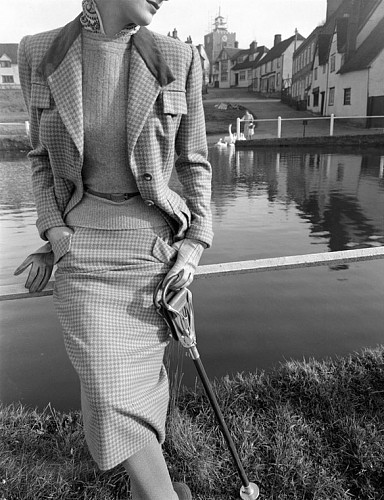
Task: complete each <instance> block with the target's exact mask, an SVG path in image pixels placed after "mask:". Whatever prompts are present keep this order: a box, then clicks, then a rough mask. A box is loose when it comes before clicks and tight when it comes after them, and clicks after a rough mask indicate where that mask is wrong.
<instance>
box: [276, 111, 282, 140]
mask: <svg viewBox="0 0 384 500" xmlns="http://www.w3.org/2000/svg"><path fill="white" fill-rule="evenodd" d="M277 138H278V139H281V116H278V117H277Z"/></svg>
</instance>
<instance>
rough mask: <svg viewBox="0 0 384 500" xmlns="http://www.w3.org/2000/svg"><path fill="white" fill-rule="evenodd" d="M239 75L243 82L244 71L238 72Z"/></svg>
mask: <svg viewBox="0 0 384 500" xmlns="http://www.w3.org/2000/svg"><path fill="white" fill-rule="evenodd" d="M239 75H240V76H239V78H240V80H245V71H240V73H239Z"/></svg>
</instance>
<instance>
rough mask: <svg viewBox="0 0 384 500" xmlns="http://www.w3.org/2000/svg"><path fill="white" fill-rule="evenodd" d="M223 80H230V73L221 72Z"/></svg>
mask: <svg viewBox="0 0 384 500" xmlns="http://www.w3.org/2000/svg"><path fill="white" fill-rule="evenodd" d="M221 81H222V82H227V81H228V73H221Z"/></svg>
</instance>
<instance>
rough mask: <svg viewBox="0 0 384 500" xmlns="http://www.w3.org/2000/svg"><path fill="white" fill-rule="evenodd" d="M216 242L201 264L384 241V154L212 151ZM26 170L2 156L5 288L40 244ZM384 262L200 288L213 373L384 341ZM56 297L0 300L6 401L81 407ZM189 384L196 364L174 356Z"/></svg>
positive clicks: (16, 159)
mask: <svg viewBox="0 0 384 500" xmlns="http://www.w3.org/2000/svg"><path fill="white" fill-rule="evenodd" d="M210 159H211V162H212V165H213V197H212V210H213V221H214V231H215V240H214V246H213V247H212V249H210V250H208V251H206V252H205V253H204V255H203V259H202V262H201V263H202V264H213V263H219V262H229V261H237V260H248V259H255V258H266V257H278V256H284V255H299V254H308V253H318V252H327V251H338V250H345V249H353V248H366V247H373V246H380V245H384V178H383V164H384V157H383V156H380V154H377V153H368V152H364V153H363V154H353V155H352V154H351V155H348V154H327V153H319V152H314V151H312V152H311V151H306V152H301V151H300V150H298V151H296V152H292V151H290V150H287V151H280V152H277V151H273V150H260V151H256V150H255V151H240V152H235V151H234V150H232V149H230V148H212V149H211V151H210ZM29 176H30V173H29V164H28V161H27V160H26V159H25V157H24V156H20V155H19V156H2V157H0V202H1V205H0V230H1V242H0V245H1V247H0V252H1V253H0V255H1V262H0V284H1V285H4V284H11V283H15V282H21V281H23V279H25V277H24V276H22V277H17V278H16V277H14V276H13V275H12V272H13V270H14V269H15V268H16V267H17V265H18V264H19V263H20V262H21V261H22V260H23V259H24V258H25V256H26V255H27V254H28V253H30V252H31V251H32V250H34V249H35V248H37V247H38V246H40V244H41V242H40V240H39V238H38V236H37V232H36V229H35V226H34V223H35V218H36V214H35V208H34V203H33V195H32V190H31V184H30V178H29ZM383 277H384V260H380V261H373V262H366V263H355V264H351V265H348V266H325V267H320V268H312V269H303V270H291V271H272V272H267V273H257V274H252V275H242V276H239V277H232V278H224V277H223V278H215V279H210V280H199V281H196V282H195V283H194V284H193V285H192V287H191V290H192V292H193V294H194V306H195V312H196V326H197V335H198V347H199V351H200V353H201V356H202V360H203V362H204V364H205V367H206V370H207V372H208V374H209V375H210V376H211V377H212V378H213V377H221V376H224V375H226V374H234V373H237V372H249V371H255V370H257V369H259V370H270V369H271V368H272V367H273V366H275V365H277V364H278V363H280V362H282V361H284V360H286V359H298V360H302V359H309V358H312V357H313V358H316V359H323V358H325V357H328V356H330V357H333V356H335V355H345V354H348V353H351V352H353V351H356V350H360V349H361V348H364V347H374V346H376V345H377V344H381V343H383V333H384V332H383V326H382V325H383V324H384V308H383V299H384V279H383ZM51 300H52V299H51V297H44V298H37V299H27V300H17V301H10V302H2V303H1V304H0V307H1V310H0V314H1V331H0V400H1V401H3V402H4V403H6V404H8V403H10V402H12V401H19V400H20V401H22V402H24V403H26V404H29V405H32V406H38V407H40V408H42V407H44V406H45V405H47V404H48V403H49V402H51V403H52V405H53V406H54V407H55V408H57V409H63V410H65V409H69V408H77V407H79V404H80V403H79V387H78V382H77V378H76V375H75V373H74V372H73V369H72V367H71V366H70V364H69V362H68V361H67V358H66V355H65V351H64V346H63V341H62V338H61V331H60V326H59V324H58V322H57V319H56V317H55V314H54V311H53V307H52V303H51ZM172 359H173V364H174V365H175V364H176V360H177V364H178V365H179V367H180V370H181V371H182V372H183V376H182V383H185V384H187V385H190V386H191V385H193V384H194V383H195V372H194V367H193V363H192V361H191V360H189V359H187V358H185V356H184V353H183V352H181V351H180V352H178V351H177V349H176V350H174V352H173V355H172Z"/></svg>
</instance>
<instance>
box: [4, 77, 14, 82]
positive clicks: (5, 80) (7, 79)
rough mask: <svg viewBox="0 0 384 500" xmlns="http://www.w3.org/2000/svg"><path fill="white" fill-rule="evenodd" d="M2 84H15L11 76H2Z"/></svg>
mask: <svg viewBox="0 0 384 500" xmlns="http://www.w3.org/2000/svg"><path fill="white" fill-rule="evenodd" d="M3 83H15V82H14V80H13V76H11V75H3Z"/></svg>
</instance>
